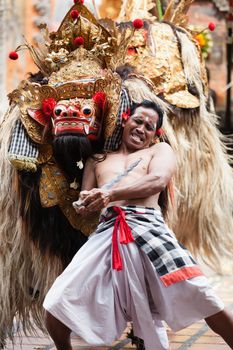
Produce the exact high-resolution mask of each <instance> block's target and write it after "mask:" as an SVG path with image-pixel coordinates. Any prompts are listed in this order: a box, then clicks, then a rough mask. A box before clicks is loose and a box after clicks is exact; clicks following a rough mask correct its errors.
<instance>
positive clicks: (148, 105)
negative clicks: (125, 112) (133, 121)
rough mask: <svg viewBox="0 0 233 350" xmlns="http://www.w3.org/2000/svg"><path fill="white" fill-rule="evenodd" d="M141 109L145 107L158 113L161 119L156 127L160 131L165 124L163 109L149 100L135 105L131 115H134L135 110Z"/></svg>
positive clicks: (132, 107)
mask: <svg viewBox="0 0 233 350" xmlns="http://www.w3.org/2000/svg"><path fill="white" fill-rule="evenodd" d="M139 107H144V108H148V109H149V108H150V109H153V110H154V111H155V112H157V113H158V116H159V119H158V122H157V125H156V130H158V129H159V128H161V126H162V124H163V113H164V112H163V110H162V108H161V107H160V106H159V105H158V104H157V103H155V102H152V101H149V100H144V101H142V102H140V103H133V104H132V106H131V109H130V115H133V114H134V112H135V110H136V109H137V108H139Z"/></svg>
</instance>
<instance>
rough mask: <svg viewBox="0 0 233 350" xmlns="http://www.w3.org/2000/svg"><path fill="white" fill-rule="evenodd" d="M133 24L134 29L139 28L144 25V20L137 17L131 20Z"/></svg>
mask: <svg viewBox="0 0 233 350" xmlns="http://www.w3.org/2000/svg"><path fill="white" fill-rule="evenodd" d="M133 26H134V28H135V29H141V28H142V27H143V26H144V22H143V20H142V19H140V18H137V19H135V20H134V21H133Z"/></svg>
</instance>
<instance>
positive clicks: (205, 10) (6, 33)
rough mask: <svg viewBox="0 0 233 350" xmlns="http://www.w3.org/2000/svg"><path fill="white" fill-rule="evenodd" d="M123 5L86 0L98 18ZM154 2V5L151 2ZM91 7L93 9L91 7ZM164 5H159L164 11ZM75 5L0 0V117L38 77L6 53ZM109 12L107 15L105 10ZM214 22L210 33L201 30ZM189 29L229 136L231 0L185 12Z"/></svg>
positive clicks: (22, 58)
mask: <svg viewBox="0 0 233 350" xmlns="http://www.w3.org/2000/svg"><path fill="white" fill-rule="evenodd" d="M121 1H122V0H95V1H93V0H85V5H87V6H88V7H89V8H90V9H91V10H92V12H94V13H95V12H96V11H97V12H99V13H100V15H101V17H105V16H111V17H112V18H114V17H116V16H117V14H118V10H119V8H120V5H121ZM154 1H156V0H154ZM93 3H95V6H94V5H93ZM167 3H168V0H162V5H163V7H164V8H165V7H166V5H167ZM72 4H73V0H0V89H1V90H0V91H1V94H0V118H1V116H2V115H3V113H4V111H5V110H6V108H7V105H8V102H7V94H8V93H9V92H10V91H12V90H13V89H14V88H16V87H17V85H18V83H19V81H21V80H22V79H24V78H27V74H28V72H32V73H33V72H36V71H37V67H36V66H35V65H34V64H33V63H32V61H31V59H30V55H29V54H28V52H27V51H21V52H20V55H19V59H18V60H17V61H12V60H10V59H8V54H9V52H10V51H13V50H15V49H16V47H17V46H18V45H20V44H23V43H24V41H25V39H26V40H27V41H28V42H29V43H34V42H35V41H36V40H40V33H39V32H40V30H39V26H40V24H41V23H47V24H48V25H49V29H50V30H56V29H57V28H58V26H59V24H60V22H61V20H62V18H63V17H64V15H65V13H66V12H67V10H68V9H69V8H70V7H71V6H72ZM106 9H107V10H106ZM210 22H213V23H215V24H216V29H215V30H214V31H213V32H210V31H209V30H204V31H202V30H203V29H204V28H207V27H208V24H209V23H210ZM189 24H190V25H191V26H194V28H199V27H200V34H199V35H197V38H196V39H197V40H198V41H199V44H200V45H201V47H202V52H203V56H204V58H205V60H206V66H207V67H208V72H209V83H210V87H211V94H212V97H213V98H214V102H215V107H216V111H217V114H218V115H219V116H220V127H221V129H222V131H224V132H226V133H228V132H231V131H232V129H233V122H232V119H233V118H232V110H233V102H232V97H231V95H232V91H231V90H232V89H231V70H232V59H233V55H232V51H233V50H232V45H233V33H232V32H233V0H213V1H201V0H199V1H194V2H193V4H192V6H191V8H190V11H189Z"/></svg>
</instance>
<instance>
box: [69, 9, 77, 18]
mask: <svg viewBox="0 0 233 350" xmlns="http://www.w3.org/2000/svg"><path fill="white" fill-rule="evenodd" d="M70 15H71V17H72V18H73V19H77V18H78V17H79V12H78V10H72V11H71V12H70Z"/></svg>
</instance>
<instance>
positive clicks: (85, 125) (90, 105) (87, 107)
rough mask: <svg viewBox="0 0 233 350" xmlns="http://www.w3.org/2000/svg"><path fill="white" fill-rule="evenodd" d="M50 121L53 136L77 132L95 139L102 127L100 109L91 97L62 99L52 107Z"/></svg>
mask: <svg viewBox="0 0 233 350" xmlns="http://www.w3.org/2000/svg"><path fill="white" fill-rule="evenodd" d="M52 121H53V131H52V132H53V134H54V135H55V136H58V135H62V134H67V133H72V134H74V133H77V134H83V135H86V136H87V137H88V138H89V139H90V140H97V139H98V138H99V136H100V133H101V128H102V110H100V109H99V108H98V106H97V105H96V104H95V102H94V101H93V100H92V99H79V98H75V99H71V100H62V101H58V102H57V104H56V106H55V107H54V109H53V114H52Z"/></svg>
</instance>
